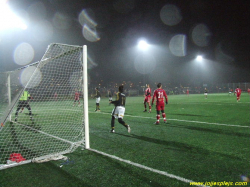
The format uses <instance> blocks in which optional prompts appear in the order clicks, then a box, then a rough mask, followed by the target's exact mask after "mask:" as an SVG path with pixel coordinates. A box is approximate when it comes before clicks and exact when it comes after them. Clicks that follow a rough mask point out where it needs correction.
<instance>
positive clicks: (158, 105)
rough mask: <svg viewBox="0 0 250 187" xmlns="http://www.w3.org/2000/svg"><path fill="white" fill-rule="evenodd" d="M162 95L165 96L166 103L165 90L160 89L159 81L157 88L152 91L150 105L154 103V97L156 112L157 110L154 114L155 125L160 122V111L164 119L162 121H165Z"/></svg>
mask: <svg viewBox="0 0 250 187" xmlns="http://www.w3.org/2000/svg"><path fill="white" fill-rule="evenodd" d="M164 97H165V100H166V104H168V96H167V94H166V92H165V90H163V89H162V85H161V83H158V84H157V89H156V90H155V91H154V96H153V99H152V104H151V105H152V106H153V104H154V99H155V98H156V112H157V115H156V122H155V125H158V124H159V123H160V117H161V116H160V111H161V113H162V117H163V120H164V123H167V119H166V114H165V112H164V107H165V105H164Z"/></svg>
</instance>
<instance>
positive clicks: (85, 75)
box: [0, 43, 90, 170]
mask: <svg viewBox="0 0 250 187" xmlns="http://www.w3.org/2000/svg"><path fill="white" fill-rule="evenodd" d="M57 44H58V43H52V44H50V45H49V46H51V45H57ZM58 45H67V44H58ZM67 46H75V45H67ZM76 47H81V46H76ZM47 50H48V48H47ZM47 50H46V52H47ZM46 52H45V54H46ZM81 59H82V68H83V70H82V83H83V84H82V95H83V105H84V109H83V115H84V121H83V122H84V145H85V146H84V148H85V149H90V141H89V112H88V63H87V61H88V60H87V59H88V58H87V45H83V46H82V58H81ZM46 60H47V59H44V60H41V61H46ZM48 60H49V59H48ZM41 61H38V62H35V63H32V64H29V65H27V66H23V67H21V68H18V70H20V69H23V68H27V67H29V66H32V65H35V64H37V63H39V62H41ZM38 67H39V66H38ZM38 67H37V68H38ZM36 70H37V69H36ZM36 70H35V71H34V72H33V74H32V76H33V75H34V74H35V72H36ZM6 73H7V93H8V106H9V107H11V109H10V111H9V115H8V118H6V119H5V121H7V120H8V121H10V122H11V121H12V119H11V113H12V111H13V110H14V109H13V107H12V106H11V105H12V98H11V80H10V74H11V73H12V71H10V72H6ZM32 76H31V77H30V80H31V79H32ZM27 85H28V83H27V84H26V85H25V86H24V88H23V90H22V91H21V92H20V95H21V94H22V93H23V92H24V90H25V89H26V87H27ZM20 95H19V96H20ZM18 98H19V97H18ZM17 101H18V100H17ZM17 101H16V102H17ZM16 102H15V103H16ZM14 105H15V104H14ZM14 105H13V106H14ZM0 132H1V130H0ZM42 133H43V134H46V133H44V132H42ZM49 136H51V137H53V135H49ZM56 139H60V140H61V141H65V142H68V143H72V145H71V147H74V146H77V147H79V145H80V144H79V143H80V142H79V143H78V142H69V141H67V140H64V139H61V138H59V137H57V138H56ZM80 147H83V146H81V145H80ZM66 153H69V152H68V151H67V150H64V151H62V152H59V153H57V154H56V155H54V157H58V156H60V155H62V154H66ZM50 156H52V157H53V155H52V154H49V155H44V156H40V157H37V158H34V159H30V160H25V161H22V162H19V163H10V164H9V163H7V164H4V165H0V170H2V169H7V168H10V167H14V166H19V165H23V164H27V163H31V162H35V160H36V159H38V160H39V159H40V160H42V159H45V160H46V158H49V157H50ZM51 160H53V159H51ZM46 161H49V160H46Z"/></svg>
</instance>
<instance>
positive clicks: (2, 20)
mask: <svg viewBox="0 0 250 187" xmlns="http://www.w3.org/2000/svg"><path fill="white" fill-rule="evenodd" d="M13 27H14V28H20V29H23V30H25V29H27V26H26V25H25V23H24V22H23V21H22V20H21V19H20V18H19V17H18V16H16V15H15V14H14V13H13V12H12V11H11V9H10V8H9V6H8V5H7V4H6V3H5V2H2V1H0V30H5V29H8V28H13Z"/></svg>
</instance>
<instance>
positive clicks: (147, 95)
mask: <svg viewBox="0 0 250 187" xmlns="http://www.w3.org/2000/svg"><path fill="white" fill-rule="evenodd" d="M150 100H151V88H150V86H149V84H148V85H147V89H146V90H145V98H144V102H143V104H144V108H145V110H144V111H143V112H147V103H148V108H149V112H148V113H151V104H150Z"/></svg>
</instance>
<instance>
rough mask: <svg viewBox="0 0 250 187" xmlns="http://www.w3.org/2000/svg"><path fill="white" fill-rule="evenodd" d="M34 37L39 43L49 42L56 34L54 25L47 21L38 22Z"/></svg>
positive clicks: (34, 29) (34, 28)
mask: <svg viewBox="0 0 250 187" xmlns="http://www.w3.org/2000/svg"><path fill="white" fill-rule="evenodd" d="M32 30H33V32H32V33H33V37H34V39H36V40H37V41H47V40H49V39H50V38H51V36H52V35H53V33H54V29H53V26H52V24H51V23H50V22H49V21H47V20H42V21H39V22H37V23H36V24H35V25H34V26H33V28H32Z"/></svg>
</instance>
